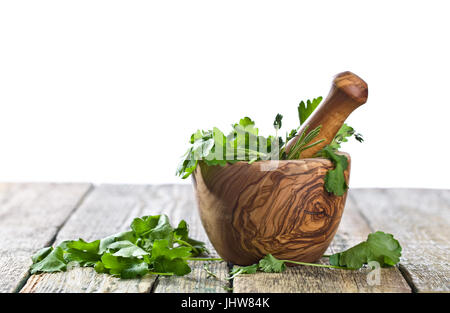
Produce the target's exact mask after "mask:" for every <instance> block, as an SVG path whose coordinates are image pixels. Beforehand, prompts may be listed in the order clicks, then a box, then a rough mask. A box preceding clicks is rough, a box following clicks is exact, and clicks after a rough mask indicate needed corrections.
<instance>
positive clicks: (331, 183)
mask: <svg viewBox="0 0 450 313" xmlns="http://www.w3.org/2000/svg"><path fill="white" fill-rule="evenodd" d="M322 151H323V153H324V155H325V157H327V158H329V159H330V160H331V161H332V162H333V164H334V166H335V168H334V169H333V170H329V171H328V172H327V174H326V175H325V189H326V190H327V191H328V192H330V193H333V194H334V195H336V196H342V195H343V194H344V193H345V192H346V191H347V188H348V186H347V182H346V181H345V175H344V171H345V170H346V169H347V167H348V160H347V157H346V156H344V155H337V154H335V153H334V152H333V150H332V148H331V147H329V146H326V147H325V148H323V149H322Z"/></svg>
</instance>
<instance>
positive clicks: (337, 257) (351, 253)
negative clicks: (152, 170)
mask: <svg viewBox="0 0 450 313" xmlns="http://www.w3.org/2000/svg"><path fill="white" fill-rule="evenodd" d="M401 253H402V247H401V246H400V243H399V242H398V241H397V240H396V239H395V238H394V236H392V235H391V234H386V233H384V232H381V231H377V232H375V233H372V234H369V236H368V237H367V240H366V241H364V242H361V243H360V244H358V245H356V246H354V247H352V248H350V249H348V250H346V251H343V252H340V253H336V254H333V255H331V256H330V264H331V265H335V266H343V267H346V268H349V269H358V268H361V267H362V266H363V265H364V264H368V263H369V262H371V261H375V262H378V263H379V264H380V266H381V267H388V266H393V265H395V264H397V263H398V262H399V261H400V257H401Z"/></svg>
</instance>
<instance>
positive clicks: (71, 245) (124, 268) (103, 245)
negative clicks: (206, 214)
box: [30, 215, 207, 278]
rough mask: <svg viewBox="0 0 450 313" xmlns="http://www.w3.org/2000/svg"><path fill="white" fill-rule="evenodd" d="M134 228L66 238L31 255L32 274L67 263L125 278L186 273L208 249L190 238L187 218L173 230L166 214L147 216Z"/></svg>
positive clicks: (134, 225) (132, 225) (57, 269)
mask: <svg viewBox="0 0 450 313" xmlns="http://www.w3.org/2000/svg"><path fill="white" fill-rule="evenodd" d="M131 228H132V230H131V231H126V232H122V233H119V234H115V235H112V236H109V237H106V238H103V239H101V240H95V241H92V242H86V241H84V240H83V239H81V238H80V239H79V240H66V241H63V242H61V243H60V244H59V245H58V246H56V247H55V248H52V247H47V248H44V249H41V250H39V251H38V252H37V253H36V254H35V255H33V256H32V258H31V259H32V261H33V264H32V266H31V268H30V270H31V273H32V274H35V273H38V272H57V271H65V270H67V264H69V263H70V262H76V263H77V264H78V265H80V266H90V267H94V269H95V271H97V272H98V273H108V274H111V275H114V276H117V277H121V278H134V277H138V276H143V275H145V274H147V273H149V271H150V270H152V272H151V273H153V274H160V275H173V274H175V275H185V274H187V273H189V272H190V267H189V265H188V263H187V260H188V259H192V258H193V257H194V256H197V255H199V254H201V253H204V252H207V250H206V248H205V243H204V242H201V241H198V240H195V239H192V238H190V237H189V231H188V225H187V223H186V222H185V221H183V220H182V221H181V222H180V223H179V224H178V227H177V228H176V229H173V228H172V226H171V225H170V222H169V219H168V217H167V216H166V215H153V216H143V217H140V218H136V219H134V220H133V222H132V224H131ZM174 244H175V245H174ZM155 271H156V272H157V273H155Z"/></svg>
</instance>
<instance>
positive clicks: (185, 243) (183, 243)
mask: <svg viewBox="0 0 450 313" xmlns="http://www.w3.org/2000/svg"><path fill="white" fill-rule="evenodd" d="M175 242H177V243H179V244H181V245H183V246H188V247H189V248H191V249H192V250H194V247H193V246H192V245H191V244H190V243H189V242H186V241H184V240H181V239H175Z"/></svg>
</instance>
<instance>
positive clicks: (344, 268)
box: [283, 260, 348, 270]
mask: <svg viewBox="0 0 450 313" xmlns="http://www.w3.org/2000/svg"><path fill="white" fill-rule="evenodd" d="M283 262H286V263H294V264H298V265H306V266H317V267H326V268H338V269H342V270H348V268H347V267H342V266H335V265H327V264H317V263H306V262H297V261H290V260H283Z"/></svg>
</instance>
